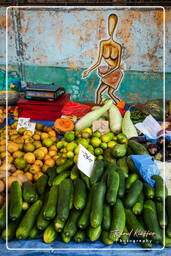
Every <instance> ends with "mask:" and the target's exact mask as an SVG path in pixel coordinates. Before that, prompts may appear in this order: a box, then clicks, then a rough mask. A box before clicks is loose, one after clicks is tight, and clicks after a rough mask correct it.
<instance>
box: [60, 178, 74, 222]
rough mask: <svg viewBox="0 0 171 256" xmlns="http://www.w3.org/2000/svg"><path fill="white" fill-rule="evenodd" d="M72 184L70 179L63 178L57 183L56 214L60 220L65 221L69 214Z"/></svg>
mask: <svg viewBox="0 0 171 256" xmlns="http://www.w3.org/2000/svg"><path fill="white" fill-rule="evenodd" d="M72 186H73V185H72V181H71V180H70V179H65V180H64V181H62V182H61V184H60V185H59V190H58V205H57V216H58V217H59V219H60V220H62V221H66V220H67V218H68V216H69V210H70V209H69V207H70V200H71V191H72Z"/></svg>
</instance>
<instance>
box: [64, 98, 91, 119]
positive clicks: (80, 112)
mask: <svg viewBox="0 0 171 256" xmlns="http://www.w3.org/2000/svg"><path fill="white" fill-rule="evenodd" d="M91 108H92V106H88V105H85V104H81V103H77V102H73V101H68V102H67V103H66V104H65V105H64V107H63V108H62V115H65V116H78V117H82V116H84V115H85V114H87V113H88V112H89V111H91Z"/></svg>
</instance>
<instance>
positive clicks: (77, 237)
mask: <svg viewBox="0 0 171 256" xmlns="http://www.w3.org/2000/svg"><path fill="white" fill-rule="evenodd" d="M85 238H86V233H85V231H84V230H78V231H77V232H76V234H75V235H74V241H75V242H76V243H81V242H83V241H84V240H85Z"/></svg>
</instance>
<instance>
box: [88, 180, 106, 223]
mask: <svg viewBox="0 0 171 256" xmlns="http://www.w3.org/2000/svg"><path fill="white" fill-rule="evenodd" d="M105 192H106V185H105V184H104V183H102V182H99V183H97V184H95V185H94V187H93V195H92V202H91V211H90V224H91V227H93V228H97V227H98V226H100V225H101V223H102V220H103V207H104V199H105Z"/></svg>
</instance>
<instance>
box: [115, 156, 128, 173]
mask: <svg viewBox="0 0 171 256" xmlns="http://www.w3.org/2000/svg"><path fill="white" fill-rule="evenodd" d="M117 166H118V167H119V168H120V169H121V170H122V171H123V174H124V175H125V177H128V172H129V168H128V164H127V157H126V156H125V157H122V158H119V159H118V161H117Z"/></svg>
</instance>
